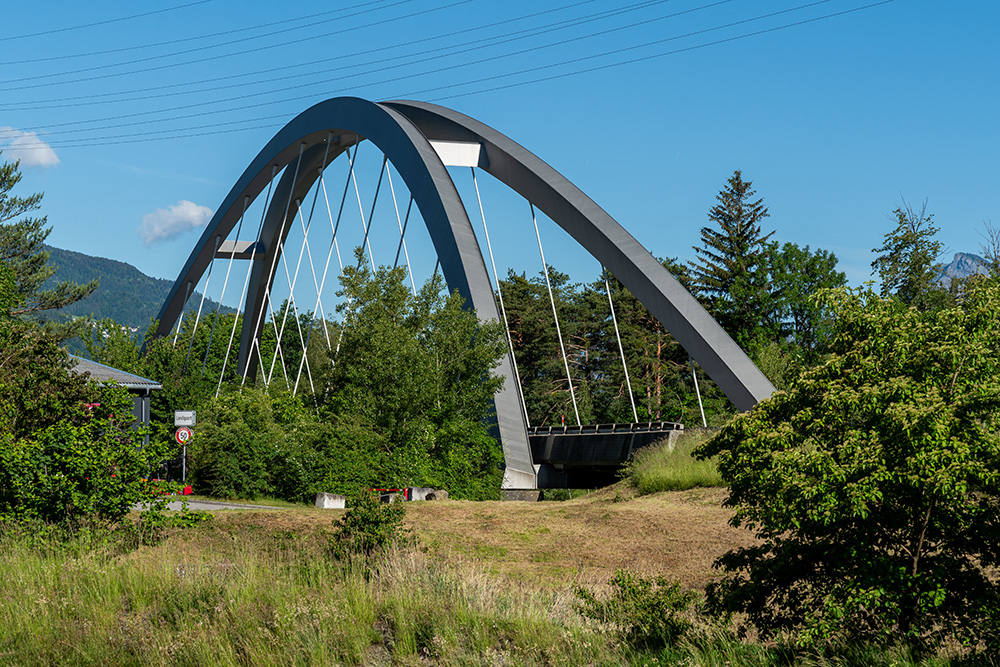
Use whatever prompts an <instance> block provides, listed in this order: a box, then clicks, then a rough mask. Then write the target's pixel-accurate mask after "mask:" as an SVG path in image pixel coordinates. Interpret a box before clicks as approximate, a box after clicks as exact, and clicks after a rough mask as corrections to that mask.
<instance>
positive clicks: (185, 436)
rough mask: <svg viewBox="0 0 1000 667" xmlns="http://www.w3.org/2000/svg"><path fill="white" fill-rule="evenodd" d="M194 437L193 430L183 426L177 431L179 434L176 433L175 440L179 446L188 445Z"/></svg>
mask: <svg viewBox="0 0 1000 667" xmlns="http://www.w3.org/2000/svg"><path fill="white" fill-rule="evenodd" d="M193 435H194V432H193V431H192V430H191V429H189V428H188V427H187V426H181V427H180V428H179V429H177V432H176V433H174V439H175V440H177V442H178V444H181V445H186V444H187V442H188V440H190V439H191V436H193Z"/></svg>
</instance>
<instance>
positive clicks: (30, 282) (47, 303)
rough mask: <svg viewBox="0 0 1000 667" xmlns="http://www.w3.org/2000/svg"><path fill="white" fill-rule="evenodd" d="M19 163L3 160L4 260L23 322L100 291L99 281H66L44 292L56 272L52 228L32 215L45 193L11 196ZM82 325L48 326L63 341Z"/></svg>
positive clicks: (0, 223)
mask: <svg viewBox="0 0 1000 667" xmlns="http://www.w3.org/2000/svg"><path fill="white" fill-rule="evenodd" d="M0 156H2V153H0ZM19 164H20V162H19V161H15V162H3V161H0V261H2V262H4V263H6V264H7V266H8V267H9V268H10V270H11V271H12V272H13V274H14V279H15V284H16V289H17V293H18V296H19V297H20V298H19V299H18V300H17V304H16V305H15V306H13V307H12V308H11V314H12V315H14V316H15V317H19V318H22V319H37V318H38V316H39V315H40V314H42V313H44V312H46V311H53V310H57V309H59V308H62V307H63V306H66V305H69V304H71V303H75V302H77V301H79V300H80V299H83V298H86V297H87V296H88V295H90V294H91V293H92V292H93V291H94V290H95V289H97V285H98V281H97V280H94V281H91V282H89V283H87V284H85V285H78V284H76V283H73V282H70V281H63V282H60V283H58V284H57V285H56V286H55V287H53V288H51V289H43V285H44V283H45V282H46V281H47V280H48V279H49V278H51V277H52V276H53V275H54V274H55V271H56V269H55V267H53V266H51V265H49V253H48V251H46V250H45V249H44V244H45V239H46V238H47V237H48V235H49V232H50V231H51V228H50V227H46V219H45V217H44V216H42V217H40V218H38V217H31V216H30V215H29V214H30V213H32V212H33V211H36V210H38V209H39V208H40V207H41V201H42V193H35V194H32V195H29V196H27V197H20V196H16V195H13V194H11V192H12V190H13V189H14V187H15V186H16V185H17V184H18V183H19V182H20V180H21V172H20V170H19V169H18V167H19ZM82 326H83V324H82V323H77V324H73V323H63V324H57V323H54V322H49V323H47V324H46V327H47V328H48V329H49V330H50V331H51V332H52V333H53V334H55V335H57V336H58V337H59V338H60V339H63V340H64V339H66V338H70V337H72V336H74V335H76V334H77V333H79V331H81V330H82V329H81V328H82Z"/></svg>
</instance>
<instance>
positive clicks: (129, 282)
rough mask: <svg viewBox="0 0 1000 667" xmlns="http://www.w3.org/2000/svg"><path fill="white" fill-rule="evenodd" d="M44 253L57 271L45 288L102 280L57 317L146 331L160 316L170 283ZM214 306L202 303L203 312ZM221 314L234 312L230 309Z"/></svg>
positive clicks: (85, 258)
mask: <svg viewBox="0 0 1000 667" xmlns="http://www.w3.org/2000/svg"><path fill="white" fill-rule="evenodd" d="M46 250H48V251H49V252H50V253H51V257H50V260H49V261H50V263H51V264H53V265H55V266H56V267H57V269H56V274H55V276H54V277H53V278H52V279H51V280H50V281H49V283H48V284H47V285H46V286H51V285H52V284H54V283H55V282H57V281H61V280H72V281H73V282H77V283H86V282H89V281H91V280H93V279H94V278H100V279H101V285H100V287H98V288H97V291H95V292H94V293H93V294H91V295H90V297H88V298H86V299H84V300H83V301H78V302H77V303H74V304H72V305H70V306H67V307H66V308H63V309H62V310H60V311H58V312H59V314H64V315H68V316H71V317H79V316H85V315H91V316H93V317H94V318H95V319H104V318H107V317H110V318H111V319H113V320H115V321H116V322H118V323H119V324H123V325H126V326H129V327H136V328H138V329H139V330H140V331H145V329H146V327H148V326H149V323H150V321H151V320H152V319H153V318H154V317H156V315H157V313H159V310H160V306H162V305H163V301H164V299H166V297H167V294H168V293H169V292H170V287H171V286H172V285H173V282H172V281H170V280H165V279H163V278H153V277H151V276H147V275H146V274H145V273H143V272H142V271H140V270H139V269H137V268H135V267H134V266H132V265H131V264H126V263H125V262H119V261H117V260H114V259H107V258H104V257H93V256H91V255H85V254H83V253H80V252H73V251H72V250H63V249H62V248H53V247H51V246H47V247H46ZM200 299H201V293H200V292H195V293H194V294H193V295H192V296H191V298H190V299H189V301H188V307H189V308H197V307H198V303H199V300H200ZM217 306H218V304H217V303H216V302H215V301H212V300H211V299H206V300H205V306H204V307H205V309H211V310H215V308H216V307H217ZM222 310H223V312H227V313H231V312H234V311H233V309H232V308H229V307H224V308H223V309H222Z"/></svg>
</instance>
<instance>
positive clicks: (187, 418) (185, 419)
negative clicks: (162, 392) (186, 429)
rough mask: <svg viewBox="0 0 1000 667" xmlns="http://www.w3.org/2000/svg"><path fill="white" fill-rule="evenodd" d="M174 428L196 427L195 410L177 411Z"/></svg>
mask: <svg viewBox="0 0 1000 667" xmlns="http://www.w3.org/2000/svg"><path fill="white" fill-rule="evenodd" d="M174 426H194V410H177V411H175V412H174Z"/></svg>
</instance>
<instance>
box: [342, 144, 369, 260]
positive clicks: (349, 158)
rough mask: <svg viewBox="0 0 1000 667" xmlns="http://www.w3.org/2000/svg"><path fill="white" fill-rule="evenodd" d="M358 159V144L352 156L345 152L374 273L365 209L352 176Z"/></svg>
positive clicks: (356, 180)
mask: <svg viewBox="0 0 1000 667" xmlns="http://www.w3.org/2000/svg"><path fill="white" fill-rule="evenodd" d="M357 157H358V144H354V156H353V157H352V156H351V151H350V149H348V151H347V164H348V166H349V168H350V172H351V181H352V182H353V183H354V194H355V195H357V198H358V213H360V214H361V227H362V229H364V230H365V245H366V246H367V247H368V259H369V260H371V263H372V273H373V274H374V273H375V255H373V254H372V245H371V243H368V225H367V224H366V223H365V207H364V206H363V205H362V204H361V190H359V189H358V177H357V176H355V175H354V161H355V160H356V159H357Z"/></svg>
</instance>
